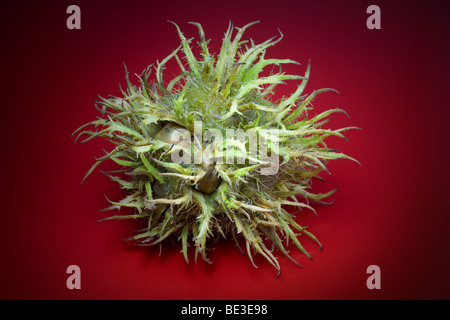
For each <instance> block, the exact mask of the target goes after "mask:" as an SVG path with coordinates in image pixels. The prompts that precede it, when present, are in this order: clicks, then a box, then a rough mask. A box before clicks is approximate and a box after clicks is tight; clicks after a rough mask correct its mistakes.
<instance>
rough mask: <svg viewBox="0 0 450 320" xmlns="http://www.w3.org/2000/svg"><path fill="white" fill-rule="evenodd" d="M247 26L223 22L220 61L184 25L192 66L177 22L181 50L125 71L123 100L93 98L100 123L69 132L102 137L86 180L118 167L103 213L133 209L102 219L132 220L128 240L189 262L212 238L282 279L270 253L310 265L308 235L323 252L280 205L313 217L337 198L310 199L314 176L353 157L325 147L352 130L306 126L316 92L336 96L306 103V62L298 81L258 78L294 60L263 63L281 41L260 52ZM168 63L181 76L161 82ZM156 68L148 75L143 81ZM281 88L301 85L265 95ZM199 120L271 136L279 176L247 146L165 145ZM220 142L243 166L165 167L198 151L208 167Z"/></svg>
mask: <svg viewBox="0 0 450 320" xmlns="http://www.w3.org/2000/svg"><path fill="white" fill-rule="evenodd" d="M255 23H257V22H253V23H250V24H248V25H246V26H244V27H242V28H234V27H233V26H231V24H230V26H229V28H228V30H227V32H226V33H225V36H224V38H223V43H222V47H221V49H220V52H219V54H218V55H217V57H216V55H215V54H212V53H211V52H210V51H209V47H208V43H209V41H206V40H205V33H204V31H203V29H202V27H201V25H200V24H198V23H192V24H193V25H195V26H196V27H197V28H198V31H199V36H200V41H199V50H200V52H201V53H200V57H199V58H197V57H196V55H194V53H193V51H192V47H191V42H192V39H189V40H188V39H186V38H185V36H184V35H183V33H182V32H181V30H180V28H179V27H178V26H177V25H176V24H175V23H174V25H175V26H176V29H177V32H178V35H179V37H180V39H181V44H180V46H179V47H178V48H177V49H175V50H174V51H173V52H172V53H171V54H170V55H168V56H167V57H166V58H165V59H164V60H162V61H161V62H157V63H156V66H153V65H150V66H148V67H147V68H146V69H145V70H144V71H143V72H142V74H140V75H138V80H139V83H138V85H133V84H132V83H131V81H130V80H129V77H128V72H126V83H127V88H126V89H125V90H121V91H122V95H123V96H122V97H114V96H110V97H109V98H107V99H105V98H100V101H99V104H98V105H97V108H98V110H99V111H100V113H101V116H100V117H98V119H97V120H95V121H92V122H89V123H87V124H85V125H83V126H82V127H80V128H79V129H78V130H77V131H76V132H75V133H78V137H77V139H79V138H80V137H84V140H83V141H82V142H86V141H89V140H91V139H93V138H98V137H102V138H105V139H107V140H108V141H110V142H111V143H112V144H113V148H112V150H110V151H109V152H106V153H105V155H103V156H102V157H100V158H97V159H96V162H95V164H94V165H93V166H92V167H91V169H90V170H89V171H88V173H87V174H86V177H87V176H88V175H89V174H90V173H91V172H92V171H93V170H94V169H95V168H96V167H97V166H98V165H99V164H100V163H102V162H103V161H105V160H112V161H114V162H115V163H117V164H118V165H119V166H120V168H119V169H118V170H115V171H110V172H104V173H105V174H106V175H107V176H109V177H110V178H111V179H112V180H113V181H115V182H117V183H118V184H119V185H120V187H121V188H122V189H124V190H125V191H126V197H125V198H124V199H122V200H120V201H117V202H113V201H110V202H111V206H110V207H109V208H107V209H120V208H122V207H128V208H132V210H133V211H134V212H127V213H130V214H117V215H114V216H111V217H109V218H106V219H104V220H108V219H139V220H141V221H142V223H143V225H142V227H143V228H142V229H140V230H137V232H136V234H135V235H133V236H131V237H130V239H131V240H135V241H136V242H137V243H138V244H140V245H156V244H160V243H161V242H162V241H164V240H165V239H168V238H172V239H176V240H178V241H181V247H182V253H183V255H184V257H185V259H186V261H187V262H189V257H188V256H189V255H188V247H189V246H190V245H193V246H194V247H195V260H196V259H197V256H198V254H200V255H201V257H202V258H203V259H204V260H205V261H207V262H210V260H209V259H208V257H207V245H208V244H209V243H210V242H211V240H217V239H219V238H222V237H223V238H231V239H233V240H234V241H235V243H236V245H237V246H238V248H239V249H240V250H241V251H242V252H246V253H247V255H248V257H249V258H250V260H251V262H252V263H253V265H255V263H254V261H253V256H254V254H255V253H259V254H261V255H262V256H263V257H264V258H265V259H267V261H268V262H269V263H270V264H272V265H273V266H274V267H275V268H276V269H277V270H278V275H279V274H280V270H281V268H280V264H279V262H278V259H277V257H276V255H275V251H277V250H278V251H279V252H281V253H283V254H285V255H286V256H287V257H288V258H289V259H291V260H292V261H294V262H295V263H297V262H296V261H295V260H294V259H292V258H291V256H290V255H289V251H288V247H289V246H290V245H289V243H290V242H292V243H293V244H294V245H295V247H296V248H298V250H300V252H302V253H303V254H304V255H306V256H307V257H309V258H311V256H310V255H309V253H308V252H307V251H306V250H305V249H304V247H303V246H302V244H301V242H300V236H302V235H303V236H306V237H309V238H311V239H312V240H313V241H315V242H317V244H318V245H319V246H321V244H320V242H319V241H318V240H317V239H316V237H315V236H314V235H313V234H311V233H310V232H309V231H307V230H306V227H304V226H301V225H299V224H298V223H297V222H296V219H295V216H294V215H292V214H291V213H289V212H288V211H287V210H286V207H287V206H295V207H298V208H299V209H300V210H302V209H310V210H313V211H314V209H313V208H312V207H311V206H310V202H311V201H312V202H319V203H324V202H323V200H322V199H324V198H326V197H328V196H330V195H331V194H333V193H334V192H335V191H336V189H334V190H332V191H330V192H328V193H325V194H314V193H312V192H311V179H313V178H320V176H319V174H320V173H321V172H322V171H325V172H328V170H327V168H326V165H327V163H328V161H329V160H332V159H342V158H346V159H351V160H354V159H353V158H350V157H349V156H347V155H345V154H343V153H340V152H339V151H338V150H335V149H330V148H328V147H327V145H326V144H325V142H324V140H325V139H326V138H327V137H330V136H337V137H340V138H344V139H345V137H344V135H343V132H344V131H346V130H349V129H352V128H354V127H347V128H341V129H337V130H331V129H326V128H323V125H324V124H325V123H327V122H328V121H329V120H330V118H329V117H328V116H329V115H331V114H333V113H338V112H340V113H344V114H346V113H345V111H343V110H341V109H330V110H328V111H325V112H323V113H320V114H317V115H315V116H314V117H308V113H307V111H308V110H311V109H312V107H311V101H312V100H313V99H314V98H315V97H316V96H317V95H318V94H320V93H323V92H326V91H334V90H333V89H321V90H317V91H314V92H312V93H311V94H309V95H307V94H305V95H304V94H303V92H304V89H305V86H306V83H307V81H308V79H309V77H310V64H308V66H307V69H306V73H305V74H304V75H303V76H298V75H290V74H285V73H283V72H281V68H280V72H278V73H274V74H270V75H268V76H261V73H262V71H263V69H264V68H265V67H268V66H271V67H274V66H281V65H282V64H298V63H297V62H295V61H293V60H289V59H265V53H266V50H267V49H268V48H269V47H271V46H273V45H275V44H276V43H278V42H279V41H280V40H281V39H282V37H283V35H282V34H280V37H274V38H272V39H269V40H267V41H265V42H262V43H259V44H255V43H254V42H253V41H252V40H250V41H246V40H242V36H243V34H244V31H245V30H246V29H247V28H249V27H250V26H252V25H253V24H255ZM235 29H236V33H235V34H234V35H233V33H234V31H235ZM171 59H174V60H176V62H177V64H178V66H179V68H180V69H181V71H180V73H179V75H177V76H175V77H174V78H173V79H170V81H166V80H165V79H163V69H164V67H165V65H166V63H167V62H168V61H169V60H171ZM153 69H154V70H155V76H154V80H152V81H151V80H150V79H149V78H150V74H151V71H152V70H153ZM286 80H300V81H301V83H300V84H299V85H298V87H297V89H296V90H295V92H293V93H292V94H291V95H290V96H287V97H283V98H281V99H279V100H278V101H272V100H273V94H274V89H275V88H276V86H278V85H280V84H284V82H285V81H286ZM196 122H197V123H198V122H201V123H202V132H203V133H204V132H205V131H207V130H209V129H214V130H216V131H217V132H220V133H222V134H223V136H224V137H226V130H227V129H236V130H243V131H245V132H248V131H252V132H254V133H256V134H258V133H262V132H263V130H268V129H270V130H277V133H278V135H277V137H276V141H275V142H276V143H275V144H272V145H268V146H266V147H267V148H268V152H269V153H270V154H271V155H274V154H275V153H276V156H277V157H278V160H279V167H278V171H277V172H276V173H275V174H271V175H268V174H264V173H263V169H264V167H265V166H267V163H266V162H265V161H263V159H262V158H261V157H259V155H256V156H255V155H250V154H249V153H245V152H244V151H243V150H249V147H250V145H249V144H250V143H249V141H240V142H239V141H236V140H235V139H232V138H228V140H227V138H225V139H224V141H223V142H224V144H217V143H216V144H214V143H213V142H212V141H198V140H197V141H196V143H192V144H190V145H185V144H183V143H179V142H178V141H174V140H173V139H172V138H171V137H172V136H173V133H174V132H176V131H184V132H188V133H189V134H190V135H191V136H192V137H194V136H195V135H194V131H195V123H196ZM194 141H195V137H194ZM223 145H227V146H228V147H229V146H230V145H231V146H232V148H231V150H232V152H233V154H234V155H236V156H238V157H241V158H242V159H244V161H241V162H240V163H238V162H237V161H233V162H232V163H228V162H222V163H218V162H216V163H214V162H213V163H206V164H205V163H176V162H174V161H172V157H171V156H172V155H173V153H175V152H177V153H179V152H180V151H182V152H186V154H192V155H195V154H196V153H199V152H200V153H202V152H203V157H206V158H208V157H209V158H211V157H214V155H215V153H213V151H212V150H213V149H217V148H219V147H220V148H222V147H223ZM218 146H219V147H218ZM273 146H277V148H276V149H275V148H274V147H273ZM228 150H230V149H228ZM220 151H223V150H220ZM354 161H356V160H354ZM86 177H85V178H86ZM83 180H84V179H83ZM108 201H109V200H108ZM241 245H244V246H245V249H244V250H242V248H241ZM297 264H298V263H297ZM255 267H256V265H255Z"/></svg>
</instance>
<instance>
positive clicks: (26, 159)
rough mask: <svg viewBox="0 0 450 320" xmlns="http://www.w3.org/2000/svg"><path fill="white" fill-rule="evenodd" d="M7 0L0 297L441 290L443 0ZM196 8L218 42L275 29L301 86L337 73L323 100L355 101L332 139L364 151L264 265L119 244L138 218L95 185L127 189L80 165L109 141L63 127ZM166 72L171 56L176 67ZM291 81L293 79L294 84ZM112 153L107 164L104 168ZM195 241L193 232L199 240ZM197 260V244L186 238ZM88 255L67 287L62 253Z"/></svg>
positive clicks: (445, 238)
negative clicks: (122, 217)
mask: <svg viewBox="0 0 450 320" xmlns="http://www.w3.org/2000/svg"><path fill="white" fill-rule="evenodd" d="M52 2H53V3H52V4H50V3H49V2H48V1H46V2H42V1H40V2H37V3H36V2H34V3H33V4H25V3H23V2H21V4H15V5H12V4H8V5H2V19H1V21H0V23H1V30H2V49H1V55H2V60H1V61H2V77H1V82H2V84H1V88H2V106H1V110H2V111H1V112H2V115H1V116H2V118H1V119H2V121H1V126H0V130H1V137H2V142H1V147H2V148H1V149H2V157H1V182H2V184H1V197H2V199H1V203H2V212H1V214H0V235H1V243H0V259H1V266H0V285H1V290H0V297H1V298H2V299H442V298H445V299H448V298H450V276H449V274H450V268H449V267H450V264H449V249H448V248H449V233H450V232H449V231H450V229H449V226H450V224H449V205H448V199H449V196H450V192H449V191H450V189H449V185H448V183H449V171H448V163H449V151H448V138H449V134H448V129H447V127H448V120H449V119H450V117H449V116H450V112H449V97H448V90H449V89H448V87H449V86H448V85H449V81H448V71H449V68H448V67H449V63H448V56H449V53H450V52H449V44H448V43H449V42H448V37H449V30H450V28H449V22H448V12H449V11H448V10H449V6H448V5H445V3H446V2H444V1H420V2H419V1H417V2H414V3H412V2H411V1H395V4H393V2H394V1H390V2H387V1H380V0H377V1H370V2H369V1H320V2H317V1H300V0H295V1H285V0H278V1H272V2H267V1H243V0H241V1H234V0H227V1H167V2H163V1H132V0H130V1H120V2H119V1H114V2H113V1H109V2H106V1H105V2H103V3H100V2H95V3H93V1H76V2H73V3H72V1H70V2H68V1H52ZM71 4H77V5H79V6H80V8H81V27H82V29H81V30H68V29H67V28H66V19H67V17H68V14H66V8H67V7H68V6H69V5H71ZM371 4H377V5H379V6H380V8H381V26H382V29H381V30H368V29H367V28H366V19H367V17H368V15H367V14H366V8H367V7H368V6H369V5H371ZM167 20H171V21H175V22H176V23H177V24H178V25H179V26H180V27H181V28H182V30H183V32H184V33H185V35H186V36H187V37H188V38H190V37H196V39H198V37H197V29H196V28H195V27H194V26H192V25H189V24H187V22H188V21H197V22H200V23H201V24H202V25H203V27H204V29H205V32H206V36H207V38H212V39H213V40H212V41H211V43H210V47H211V50H212V51H217V50H218V47H219V44H220V42H221V39H222V37H223V34H224V32H225V31H226V28H227V26H228V22H229V21H231V22H232V23H233V24H234V25H235V26H239V27H240V26H243V25H245V24H247V23H249V22H251V21H255V20H261V23H260V24H258V25H255V26H253V27H251V28H250V29H249V30H248V32H247V33H246V37H245V38H246V39H248V38H249V37H251V38H252V39H253V40H255V42H261V41H264V40H266V39H268V38H270V37H272V36H276V35H278V28H279V29H280V30H281V31H282V32H283V34H284V35H285V38H284V39H283V40H282V41H281V42H280V43H279V44H277V45H276V46H275V47H272V48H271V49H269V51H268V53H267V56H266V57H276V58H290V59H294V60H296V61H299V62H300V63H301V64H302V65H301V66H289V68H287V69H286V70H288V71H291V72H295V73H299V74H303V73H304V71H305V68H306V65H307V62H308V60H309V59H311V62H312V68H311V75H312V78H311V80H310V82H309V83H308V86H307V92H312V91H313V90H314V89H319V88H323V87H330V88H335V89H337V90H338V91H339V92H340V94H333V93H326V94H324V95H323V96H321V97H319V98H317V99H316V100H315V101H314V106H315V107H316V108H317V109H316V110H317V111H324V110H326V109H328V108H330V107H342V108H344V109H345V110H346V111H347V112H348V113H349V115H350V117H351V119H347V118H346V117H345V116H343V115H337V116H334V117H333V121H332V122H331V123H330V126H331V127H333V128H338V127H341V126H350V125H356V126H359V127H361V128H362V131H349V132H348V134H347V137H348V138H349V139H350V141H348V142H345V141H340V140H338V139H335V140H332V139H330V140H329V143H330V145H333V147H337V148H340V149H341V150H342V151H343V152H345V153H347V154H349V155H351V156H353V157H355V158H357V159H358V160H359V161H360V162H361V164H362V166H361V167H359V166H358V165H357V164H355V163H353V162H350V161H346V160H337V161H334V162H332V163H330V165H329V168H330V171H331V173H332V174H331V175H330V176H326V177H325V178H326V182H325V183H315V184H314V188H315V190H316V191H324V190H329V189H332V188H334V187H336V186H337V185H341V188H340V189H339V191H338V192H337V193H336V194H335V195H333V197H332V198H333V199H335V202H334V204H333V205H331V206H316V210H317V212H318V216H313V215H310V214H307V213H304V214H298V217H299V220H301V221H302V223H303V224H306V225H309V226H310V231H311V232H313V233H314V234H315V235H316V236H317V237H318V238H319V240H320V241H321V242H322V244H323V246H324V249H323V250H322V251H320V250H319V249H318V247H317V246H316V245H315V244H314V243H312V242H311V241H305V247H306V249H308V250H309V252H310V253H311V255H312V256H313V258H314V261H309V260H308V259H306V257H304V256H302V255H301V254H300V253H298V252H296V251H295V250H294V249H292V252H293V253H292V255H293V257H294V258H296V259H297V260H298V261H299V262H300V263H301V264H302V265H303V266H304V268H303V269H300V268H298V267H297V266H295V265H294V264H293V263H291V262H290V261H288V260H287V259H286V258H284V257H283V256H281V255H279V257H280V258H279V260H280V264H281V266H282V270H283V274H282V276H281V277H280V278H279V279H275V274H276V272H275V270H274V269H273V268H272V267H271V266H270V265H269V264H268V263H266V262H265V261H264V259H262V258H256V263H257V264H258V265H259V268H258V269H255V268H253V266H252V265H251V264H250V262H249V260H248V258H247V257H245V256H243V255H241V254H240V253H239V251H238V250H237V249H235V248H233V245H232V243H231V242H227V241H222V242H220V243H218V244H216V245H214V246H213V247H214V250H212V251H211V252H210V258H212V259H213V261H214V263H213V264H212V265H208V264H206V263H204V262H203V261H201V260H200V261H199V262H198V263H197V265H194V264H193V263H191V264H190V265H187V264H186V263H185V261H184V258H183V256H182V254H181V253H179V250H180V249H181V248H180V246H179V245H175V246H174V245H172V244H171V243H167V244H165V245H164V246H163V247H162V252H161V256H159V248H158V247H150V248H147V247H137V246H134V245H133V244H132V243H129V242H124V241H122V240H121V239H122V238H126V237H127V236H129V235H130V234H131V232H132V231H133V230H135V229H136V228H137V227H138V225H137V223H136V222H133V221H128V222H125V221H110V222H103V223H100V224H96V223H95V222H96V221H97V220H99V219H101V218H103V217H106V216H107V215H106V213H103V212H100V211H99V210H100V209H102V208H104V207H106V206H107V205H108V203H107V201H106V199H105V198H104V196H103V195H107V196H108V198H110V199H113V200H119V199H120V198H121V196H122V194H121V191H120V190H118V187H117V186H116V184H115V183H113V182H110V181H109V180H108V178H107V177H105V176H103V175H102V174H101V173H100V172H98V171H96V172H95V173H93V174H92V175H91V176H90V177H89V178H88V180H86V182H85V183H84V184H83V185H80V181H81V179H82V177H83V176H84V174H85V172H86V171H87V170H88V168H89V167H90V166H91V165H92V163H93V156H99V155H101V153H102V148H108V147H109V146H108V145H106V144H104V143H103V142H101V141H94V142H90V143H87V144H82V145H79V144H76V145H74V144H73V140H71V138H70V134H71V133H72V132H73V131H74V129H76V128H77V127H78V126H80V125H81V124H83V123H85V122H87V121H90V120H92V119H94V118H95V117H96V116H97V111H96V110H95V109H94V102H95V101H96V99H97V98H96V96H97V95H101V96H107V95H108V94H114V95H118V94H119V83H121V84H122V85H123V84H124V69H123V64H122V63H124V62H125V63H126V65H127V67H128V70H129V71H130V72H131V74H134V73H140V72H141V71H142V70H143V69H144V68H145V67H146V66H147V65H148V64H150V63H153V62H156V60H157V59H158V60H159V61H161V60H162V59H163V58H164V57H165V56H167V55H168V54H169V53H170V52H171V49H174V48H176V47H177V46H178V43H179V39H178V36H177V34H176V30H175V28H174V27H173V25H171V24H169V23H167ZM172 70H175V69H174V68H169V69H168V70H167V71H168V72H167V73H166V75H167V77H169V76H170V75H171V73H170V72H172ZM295 86H296V84H295V83H294V84H290V85H287V86H286V88H284V89H283V91H280V94H281V93H289V92H290V91H291V90H293V89H294V88H295ZM110 167H111V166H110V165H105V166H103V167H102V168H101V169H107V168H110ZM191 250H192V247H191ZM190 258H191V260H193V252H192V251H190ZM72 264H76V265H78V266H80V268H81V286H82V288H81V290H68V289H67V287H66V278H67V277H68V275H67V274H66V268H67V267H68V266H69V265H72ZM373 264H375V265H378V266H379V267H380V268H381V290H368V289H367V287H366V279H367V277H368V275H367V274H366V268H367V267H368V266H369V265H373Z"/></svg>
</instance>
